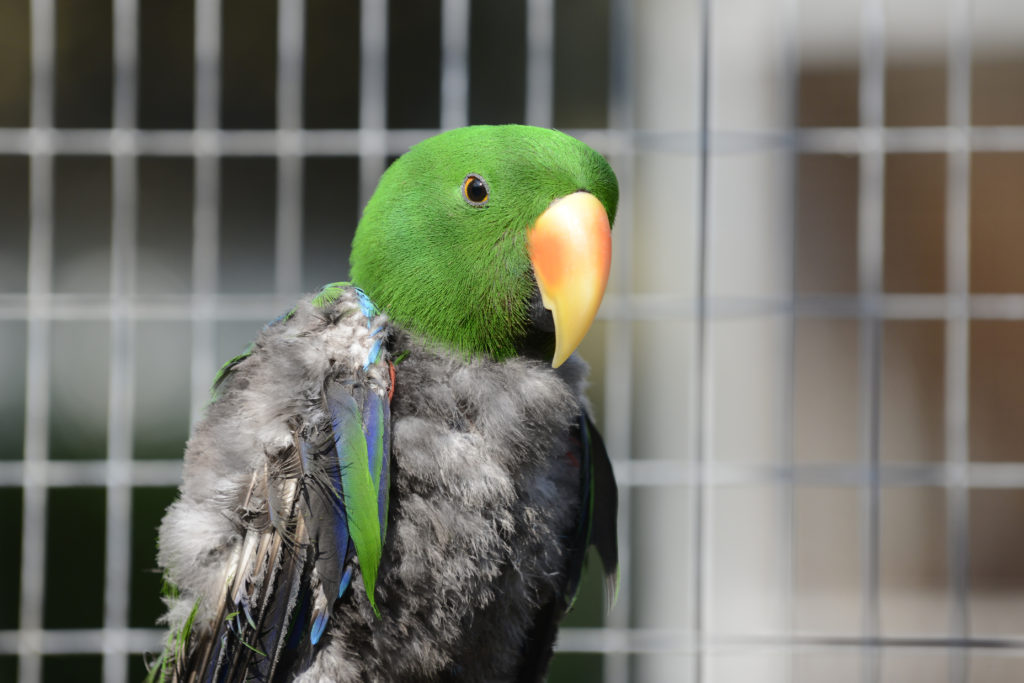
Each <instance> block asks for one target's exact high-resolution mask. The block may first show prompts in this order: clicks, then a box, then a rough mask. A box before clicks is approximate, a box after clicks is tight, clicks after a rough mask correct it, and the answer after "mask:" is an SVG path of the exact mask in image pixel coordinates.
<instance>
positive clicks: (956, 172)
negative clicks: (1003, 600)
mask: <svg viewBox="0 0 1024 683" xmlns="http://www.w3.org/2000/svg"><path fill="white" fill-rule="evenodd" d="M948 11H949V15H948V18H947V22H948V31H949V32H948V40H949V43H948V69H949V75H948V79H949V80H948V87H947V91H946V102H947V111H948V117H949V126H950V129H949V133H950V137H951V144H950V153H949V157H948V163H947V167H946V289H947V296H946V301H947V302H948V304H947V306H948V310H947V319H946V348H945V374H946V396H945V404H946V405H945V425H946V433H945V443H946V464H947V466H948V471H949V473H950V477H949V479H948V481H947V488H946V535H947V539H946V542H947V546H946V547H947V550H946V553H947V561H948V563H949V573H950V585H949V597H950V604H951V605H952V609H951V620H950V636H951V637H952V638H955V639H966V638H967V637H968V635H969V633H968V632H969V623H968V601H967V597H968V588H969V586H968V580H969V579H968V577H969V574H968V563H969V558H970V553H969V543H970V537H969V528H970V527H969V514H970V507H969V495H970V494H969V489H968V477H967V468H968V463H969V453H968V419H969V414H970V413H969V405H968V404H969V400H970V399H969V393H968V389H969V381H970V380H969V377H970V368H969V364H970V317H969V315H970V314H969V310H968V303H967V301H968V295H969V293H970V292H969V289H970V201H971V188H970V181H971V156H970V155H971V150H970V125H971V2H970V0H950V2H949V6H948ZM949 656H950V662H949V680H950V683H966V682H967V680H968V662H969V657H968V653H967V651H966V650H964V649H962V648H951V649H950V652H949Z"/></svg>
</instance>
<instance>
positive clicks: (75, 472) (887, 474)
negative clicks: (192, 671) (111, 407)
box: [0, 459, 1024, 490]
mask: <svg viewBox="0 0 1024 683" xmlns="http://www.w3.org/2000/svg"><path fill="white" fill-rule="evenodd" d="M613 465H614V467H615V478H616V480H617V481H618V482H619V484H620V485H621V486H634V487H639V486H659V487H661V486H695V485H697V484H698V481H697V477H698V476H699V475H697V474H695V473H694V472H693V471H692V468H688V467H687V466H686V463H685V461H684V460H682V459H676V460H615V461H614V462H613ZM27 467H28V472H26V465H25V463H23V462H22V461H21V460H8V461H2V462H0V488H17V487H21V486H22V485H23V483H24V481H25V480H26V479H27V480H28V481H30V482H31V483H33V484H36V485H39V486H48V487H53V488H61V487H73V486H104V485H106V483H107V481H108V477H109V476H111V475H112V473H111V472H110V470H111V468H113V467H115V465H111V464H110V463H108V462H107V461H106V460H49V461H47V462H45V463H42V464H39V465H36V464H29V465H28V466H27ZM116 468H117V471H116V473H114V474H116V476H117V477H118V478H119V481H121V482H123V483H124V485H126V486H143V487H144V486H177V485H178V484H179V483H180V482H181V461H180V460H167V459H162V460H134V461H132V462H131V463H129V464H117V465H116ZM26 475H27V477H26ZM880 475H881V484H882V486H884V487H887V488H909V487H939V488H941V487H947V486H965V487H967V488H971V489H976V490H977V489H1024V462H973V463H969V464H967V465H957V464H951V463H947V462H944V461H939V462H933V463H891V464H883V465H882V466H881V472H880ZM789 480H792V482H793V483H795V484H797V485H799V486H834V487H864V486H867V485H868V484H869V483H870V482H869V472H867V471H866V469H865V468H864V467H863V465H862V464H861V463H858V462H853V463H800V464H797V465H795V466H793V467H792V468H789V467H785V466H782V465H772V464H766V465H760V464H739V463H735V464H730V463H723V462H721V460H719V461H717V462H714V463H711V464H709V469H708V474H707V480H706V481H705V483H706V484H708V485H711V486H758V485H766V484H776V483H778V482H781V481H789Z"/></svg>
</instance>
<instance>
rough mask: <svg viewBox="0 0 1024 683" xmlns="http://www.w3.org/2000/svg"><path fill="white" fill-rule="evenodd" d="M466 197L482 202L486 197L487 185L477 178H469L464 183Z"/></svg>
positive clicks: (472, 200)
mask: <svg viewBox="0 0 1024 683" xmlns="http://www.w3.org/2000/svg"><path fill="white" fill-rule="evenodd" d="M466 197H467V198H468V199H469V201H471V202H482V201H484V200H485V199H487V186H486V185H485V184H484V181H482V180H480V179H479V178H470V179H469V182H467V183H466Z"/></svg>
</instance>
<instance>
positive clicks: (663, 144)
mask: <svg viewBox="0 0 1024 683" xmlns="http://www.w3.org/2000/svg"><path fill="white" fill-rule="evenodd" d="M439 132H441V129H418V128H410V129H391V130H382V131H372V130H367V129H363V130H360V129H355V128H353V129H330V130H276V129H265V130H204V129H185V130H139V129H117V128H87V129H86V128H0V154H11V155H32V154H63V155H99V156H115V155H118V154H137V155H142V156H207V155H219V156H232V157H237V156H267V157H274V156H280V155H296V156H353V157H355V156H359V154H360V149H361V148H360V141H361V140H363V141H364V144H365V139H366V137H367V135H368V134H371V135H373V136H376V137H379V138H380V139H381V140H383V144H384V149H385V151H386V153H387V154H389V155H398V154H402V153H403V152H405V151H406V150H407V149H409V147H410V146H412V145H414V144H416V143H417V142H419V141H420V140H423V139H424V138H427V137H430V136H431V135H436V134H437V133H439ZM566 132H568V133H569V134H570V135H573V136H574V137H577V138H579V139H581V140H583V141H584V142H586V143H587V144H589V145H591V146H592V147H594V148H595V149H597V150H599V151H601V152H602V153H604V154H608V155H620V154H624V153H628V152H630V151H642V152H654V153H664V154H681V155H691V156H692V155H697V154H698V153H699V151H700V149H699V141H700V136H699V133H698V131H696V130H683V131H671V130H632V131H629V130H606V129H590V128H583V129H580V128H577V129H567V130H566ZM709 143H710V147H709V151H710V153H711V154H715V155H729V154H744V153H754V152H761V151H770V150H779V149H793V150H795V151H797V152H800V153H803V154H860V153H863V152H867V151H872V150H874V151H879V150H881V151H884V152H889V153H924V152H932V153H947V152H951V151H955V150H962V149H968V150H971V151H974V152H1022V151H1024V126H974V127H970V128H967V129H964V128H961V127H956V126H922V127H900V128H868V127H845V128H838V127H837V128H798V129H795V130H778V131H773V130H764V131H756V130H753V131H741V130H713V131H711V132H710V139H709Z"/></svg>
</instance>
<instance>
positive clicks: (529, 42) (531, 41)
mask: <svg viewBox="0 0 1024 683" xmlns="http://www.w3.org/2000/svg"><path fill="white" fill-rule="evenodd" d="M554 96H555V3H554V0H526V122H527V123H528V124H530V125H531V126H540V127H542V128H550V127H551V126H552V124H553V123H554V111H555V101H554Z"/></svg>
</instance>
